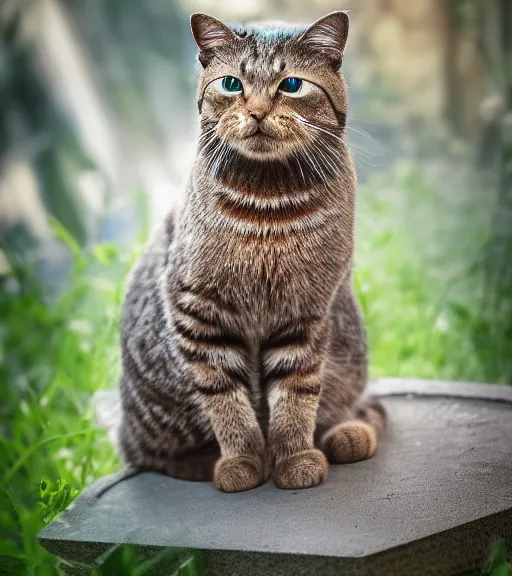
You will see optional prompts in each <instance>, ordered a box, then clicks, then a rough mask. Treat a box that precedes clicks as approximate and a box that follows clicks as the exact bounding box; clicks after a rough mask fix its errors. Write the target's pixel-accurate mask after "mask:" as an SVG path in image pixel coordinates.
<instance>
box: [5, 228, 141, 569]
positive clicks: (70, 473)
mask: <svg viewBox="0 0 512 576" xmlns="http://www.w3.org/2000/svg"><path fill="white" fill-rule="evenodd" d="M53 228H54V230H55V233H56V234H57V236H58V237H59V238H60V239H61V240H62V241H65V242H66V244H67V245H68V247H69V250H70V252H71V253H72V254H73V260H74V264H73V268H72V271H71V282H70V285H69V287H68V288H67V289H66V290H65V291H64V292H63V293H62V294H61V295H60V296H59V297H58V298H57V299H53V300H52V299H50V297H49V296H48V295H47V294H46V293H45V289H44V287H42V286H40V285H39V284H38V282H37V281H36V280H35V278H34V276H33V274H32V273H31V271H30V269H29V268H28V267H27V266H26V265H25V263H24V262H23V261H21V260H19V258H18V257H16V256H14V255H12V256H11V257H10V265H11V271H10V273H8V274H7V275H4V276H0V319H1V320H0V388H1V389H2V390H3V392H2V394H3V396H2V403H1V404H0V453H1V455H2V457H1V459H0V557H1V559H0V561H1V562H2V565H4V566H5V564H6V562H7V563H9V562H10V563H13V565H15V566H17V568H16V569H15V570H13V571H12V573H14V574H25V573H26V574H54V573H55V566H56V560H55V558H53V557H52V556H51V555H50V554H48V553H47V552H45V551H44V550H43V549H42V548H41V546H40V545H39V544H38V543H37V541H36V534H37V532H38V531H39V530H40V529H41V528H42V526H43V525H44V523H45V522H48V521H49V520H51V519H52V518H53V517H54V516H55V514H56V513H58V512H60V511H61V510H62V509H64V508H65V507H66V506H67V505H68V504H69V502H70V501H71V500H72V498H73V497H74V496H75V495H76V494H77V493H78V491H80V490H81V489H82V488H83V487H84V486H85V484H86V483H90V482H91V481H92V479H93V478H95V477H97V476H99V475H103V474H106V473H109V472H111V471H113V470H114V469H115V467H116V465H117V458H116V457H115V456H114V454H113V452H112V447H111V445H110V443H109V441H108V440H107V439H106V438H105V435H104V432H103V431H100V430H99V429H97V428H96V425H95V422H94V415H93V413H92V407H91V405H90V398H91V395H92V393H93V392H94V391H95V390H97V389H99V388H107V387H109V386H111V385H113V384H115V382H116V381H117V378H118V355H119V352H118V322H119V309H120V302H121V296H122V285H121V283H120V282H119V278H120V277H124V276H125V275H126V273H127V271H128V269H129V267H130V266H131V263H132V258H131V257H130V258H126V257H123V256H122V254H120V253H119V252H118V249H117V248H115V247H113V246H105V247H101V248H97V249H96V250H94V251H92V252H83V251H82V250H81V248H80V247H79V245H78V244H77V243H76V241H75V240H74V239H73V237H72V235H71V234H70V233H69V232H67V231H66V230H65V229H64V228H62V227H61V226H60V225H58V224H57V223H53ZM21 567H23V569H22V568H21ZM4 569H5V568H4ZM1 571H2V570H0V572H1Z"/></svg>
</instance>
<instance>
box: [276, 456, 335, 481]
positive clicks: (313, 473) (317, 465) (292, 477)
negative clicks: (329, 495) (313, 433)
mask: <svg viewBox="0 0 512 576" xmlns="http://www.w3.org/2000/svg"><path fill="white" fill-rule="evenodd" d="M327 470H328V464H327V459H326V457H325V456H324V454H323V452H321V451H320V450H315V449H313V450H304V451H302V452H297V453H296V454H292V455H291V456H287V457H286V458H283V459H282V460H279V461H278V462H277V463H276V465H275V467H274V472H273V474H272V476H273V479H274V482H275V484H276V486H277V487H278V488H284V489H288V490H296V489H300V488H312V487H313V486H318V485H319V484H321V483H322V482H323V481H324V480H325V478H326V477H327Z"/></svg>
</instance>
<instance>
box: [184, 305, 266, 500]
mask: <svg viewBox="0 0 512 576" xmlns="http://www.w3.org/2000/svg"><path fill="white" fill-rule="evenodd" d="M189 314H191V312H190V311H189ZM196 316H197V313H196ZM189 324H191V323H190V322H189ZM193 326H194V331H192V330H189V329H185V328H184V327H183V324H182V323H179V322H178V321H177V322H176V331H177V337H178V338H179V339H178V350H179V351H180V353H181V354H182V355H183V357H184V359H185V360H186V372H187V375H188V379H189V383H190V389H191V390H193V391H194V392H195V393H196V395H197V398H198V399H199V403H200V406H201V408H202V409H203V410H204V413H205V414H206V415H207V417H208V419H209V421H210V424H211V427H212V429H213V433H214V434H215V437H216V439H217V442H218V444H219V446H220V451H221V457H220V459H219V460H218V461H217V462H216V464H215V468H214V473H213V480H214V483H215V485H216V486H217V488H219V489H220V490H223V491H224V492H241V491H244V490H250V489H251V488H255V487H256V486H259V485H260V484H261V483H262V482H263V481H264V480H265V471H266V467H265V439H264V437H263V433H262V431H261V427H260V425H259V423H258V420H257V416H256V413H255V411H254V408H253V406H252V403H251V396H250V381H249V376H250V373H249V369H248V359H247V350H246V349H245V345H244V342H243V339H242V338H241V337H238V336H236V335H235V334H233V333H232V332H230V331H228V330H226V329H225V328H221V326H220V325H217V324H213V323H210V324H208V325H207V324H206V323H203V325H201V324H200V323H199V322H198V321H196V324H195V325H193ZM180 331H181V332H180Z"/></svg>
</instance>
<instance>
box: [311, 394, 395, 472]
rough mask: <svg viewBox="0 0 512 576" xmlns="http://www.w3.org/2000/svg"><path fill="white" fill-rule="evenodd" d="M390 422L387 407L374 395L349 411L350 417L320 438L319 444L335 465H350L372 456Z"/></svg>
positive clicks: (347, 416)
mask: <svg viewBox="0 0 512 576" xmlns="http://www.w3.org/2000/svg"><path fill="white" fill-rule="evenodd" d="M385 425H386V412H385V410H384V407H383V406H382V405H381V404H380V403H379V402H377V401H376V400H375V399H373V398H368V399H366V400H363V401H361V402H360V403H359V404H357V405H356V406H354V407H353V408H352V409H351V410H349V411H348V413H347V415H346V419H345V420H343V421H341V422H339V423H338V424H335V425H334V426H332V427H331V428H329V429H328V430H327V431H326V432H324V433H323V434H322V435H321V437H320V442H319V447H320V449H321V450H322V451H323V452H324V454H325V455H326V456H327V458H328V459H329V462H331V464H348V463H352V462H360V461H361V460H367V459H368V458H371V457H372V456H373V455H374V454H375V452H376V450H377V444H378V440H379V436H380V434H381V432H382V431H383V429H384V427H385Z"/></svg>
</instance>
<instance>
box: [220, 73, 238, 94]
mask: <svg viewBox="0 0 512 576" xmlns="http://www.w3.org/2000/svg"><path fill="white" fill-rule="evenodd" d="M222 88H223V90H225V91H226V92H231V93H234V92H241V91H242V83H241V82H240V80H239V79H238V78H235V77H234V76H225V77H224V78H223V79H222Z"/></svg>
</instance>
